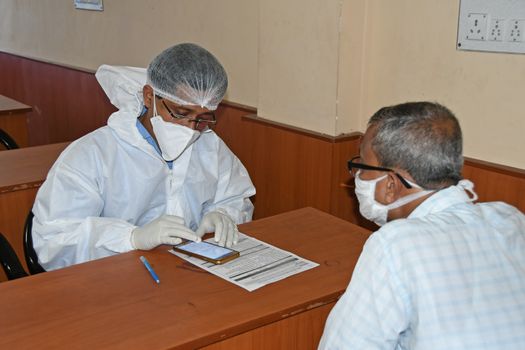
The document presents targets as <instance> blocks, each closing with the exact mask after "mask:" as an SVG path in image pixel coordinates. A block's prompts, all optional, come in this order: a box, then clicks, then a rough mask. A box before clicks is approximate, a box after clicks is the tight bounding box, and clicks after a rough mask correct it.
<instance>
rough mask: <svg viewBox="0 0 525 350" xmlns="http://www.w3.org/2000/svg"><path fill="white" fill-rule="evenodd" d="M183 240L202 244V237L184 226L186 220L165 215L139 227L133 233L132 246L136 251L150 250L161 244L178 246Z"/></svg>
mask: <svg viewBox="0 0 525 350" xmlns="http://www.w3.org/2000/svg"><path fill="white" fill-rule="evenodd" d="M181 238H185V239H188V240H190V241H195V242H200V241H201V238H200V236H197V235H196V234H195V232H193V231H192V230H190V229H189V228H187V227H186V226H184V219H183V218H181V217H178V216H174V215H163V216H161V217H159V218H157V219H155V220H153V221H152V222H150V223H148V224H146V225H144V226H142V227H137V228H136V229H134V230H133V231H132V232H131V245H132V246H133V247H134V248H135V249H141V250H150V249H153V248H155V247H157V246H159V245H161V244H170V245H176V244H179V243H181V242H182V239H181Z"/></svg>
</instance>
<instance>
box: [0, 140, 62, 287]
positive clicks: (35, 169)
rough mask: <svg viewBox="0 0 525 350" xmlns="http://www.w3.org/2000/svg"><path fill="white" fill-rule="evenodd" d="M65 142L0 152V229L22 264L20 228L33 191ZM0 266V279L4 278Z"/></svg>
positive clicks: (33, 193) (32, 198)
mask: <svg viewBox="0 0 525 350" xmlns="http://www.w3.org/2000/svg"><path fill="white" fill-rule="evenodd" d="M68 144H69V143H67V142H65V143H56V144H51V145H45V146H36V147H26V148H20V149H14V150H10V151H9V152H0V169H1V171H0V232H2V233H3V234H4V236H6V237H7V239H8V240H9V242H10V243H11V245H12V246H13V247H14V249H15V252H16V253H17V255H18V257H19V259H20V260H21V261H22V262H23V264H25V262H24V261H23V260H24V252H23V248H22V231H23V228H24V222H25V218H26V216H27V213H28V212H29V209H30V208H32V207H33V202H34V200H35V196H36V192H37V191H38V188H39V187H40V185H41V184H42V183H43V182H44V180H45V179H46V176H47V173H48V171H49V169H50V168H51V166H52V165H53V164H54V163H55V160H56V159H57V158H58V156H59V155H60V152H62V150H64V148H66V146H67V145H68ZM24 266H25V265H24ZM5 280H6V277H5V275H4V271H3V270H0V281H5Z"/></svg>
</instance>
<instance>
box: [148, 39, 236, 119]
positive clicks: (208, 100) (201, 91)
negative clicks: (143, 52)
mask: <svg viewBox="0 0 525 350" xmlns="http://www.w3.org/2000/svg"><path fill="white" fill-rule="evenodd" d="M147 83H148V84H149V85H151V87H153V89H155V93H156V94H157V95H159V96H161V97H164V98H166V99H169V100H171V101H173V102H175V103H178V104H181V105H198V106H201V107H206V108H207V109H209V110H215V109H217V105H218V104H219V102H221V100H222V98H223V97H224V94H225V93H226V88H227V87H228V77H227V76H226V71H225V70H224V68H223V67H222V65H221V64H220V63H219V61H218V60H217V59H216V58H215V56H213V55H212V54H211V53H210V52H208V51H207V50H206V49H204V48H202V47H200V46H198V45H195V44H179V45H175V46H172V47H170V48H168V49H166V50H164V51H163V52H161V53H160V54H159V55H158V56H157V57H155V58H154V59H153V61H151V63H150V64H149V66H148V77H147Z"/></svg>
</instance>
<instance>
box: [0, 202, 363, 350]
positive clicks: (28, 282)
mask: <svg viewBox="0 0 525 350" xmlns="http://www.w3.org/2000/svg"><path fill="white" fill-rule="evenodd" d="M240 230H241V231H242V232H245V233H247V234H249V235H251V236H254V237H256V238H258V239H261V240H264V241H266V242H268V243H270V244H273V245H276V246H278V247H280V248H283V249H286V250H289V251H291V252H293V253H296V254H298V255H300V256H302V257H304V258H306V259H310V260H313V261H315V262H318V263H319V264H320V266H319V267H316V268H314V269H311V270H309V271H306V272H303V273H301V274H298V275H295V276H292V277H289V278H287V279H284V280H282V281H279V282H277V283H273V284H271V285H268V286H265V287H263V288H261V289H258V290H256V291H254V292H251V293H250V292H247V291H245V290H244V289H242V288H240V287H237V286H235V285H233V284H231V283H228V282H226V281H224V280H222V279H220V278H218V277H216V276H214V275H212V274H209V273H207V272H205V271H203V270H200V269H198V268H195V267H193V266H192V265H190V264H189V263H187V262H184V261H183V260H182V259H179V258H178V257H175V256H173V255H171V254H170V253H168V252H167V250H168V247H165V246H164V247H160V248H157V249H156V250H154V251H149V252H129V253H125V254H120V255H116V256H113V257H110V258H104V259H100V260H96V261H92V262H89V263H85V264H79V265H76V266H72V267H69V268H65V269H62V270H57V271H52V272H46V273H44V274H39V275H34V276H30V277H26V278H22V279H18V280H14V281H9V282H5V283H0V305H2V310H1V312H0V348H2V349H14V348H16V349H25V348H27V349H30V348H31V349H33V348H50V349H56V348H63V349H71V348H86V349H107V348H119V349H129V348H132V349H193V348H201V347H204V348H205V349H208V350H210V349H272V350H273V349H314V348H316V347H317V344H318V342H319V339H320V336H321V334H322V330H323V327H324V322H325V319H326V317H327V315H328V313H329V311H330V309H331V308H332V306H333V305H334V303H335V301H336V300H337V299H338V297H339V296H340V295H341V294H342V293H343V291H344V290H345V288H346V286H347V284H348V281H349V280H350V276H351V273H352V271H353V268H354V265H355V263H356V261H357V258H358V256H359V254H360V252H361V250H362V246H363V244H364V242H365V240H366V239H367V237H368V232H367V231H366V230H365V229H363V228H360V227H358V226H355V225H353V224H351V223H349V222H347V221H343V220H341V219H338V218H336V217H333V216H331V215H329V214H325V213H323V212H320V211H318V210H316V209H313V208H304V209H299V210H296V211H292V212H288V213H285V214H280V215H277V216H273V217H269V218H265V219H261V220H257V221H254V222H251V223H247V224H244V225H241V226H240ZM140 255H144V256H146V257H147V259H148V260H149V261H150V263H151V264H152V265H153V268H154V269H155V271H156V272H157V274H158V275H159V278H160V280H161V283H160V284H159V285H157V284H155V283H154V282H153V280H152V279H151V276H150V275H149V274H148V272H147V271H146V269H145V268H144V266H143V265H142V264H141V262H140V261H139V256H140Z"/></svg>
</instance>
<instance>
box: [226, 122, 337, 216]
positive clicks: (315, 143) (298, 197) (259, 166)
mask: <svg viewBox="0 0 525 350" xmlns="http://www.w3.org/2000/svg"><path fill="white" fill-rule="evenodd" d="M259 119H260V118H257V117H254V116H244V117H241V118H240V119H239V118H238V116H237V118H231V116H230V115H229V116H228V122H227V127H226V126H225V127H222V126H220V125H218V127H217V133H218V134H219V135H220V136H221V137H222V138H223V139H224V141H225V142H226V144H228V146H229V147H230V148H231V149H232V151H233V152H234V153H236V154H237V156H238V157H239V159H240V160H241V161H242V162H243V164H244V165H245V166H246V168H247V169H248V172H249V173H250V176H251V178H252V181H253V182H254V185H255V187H256V189H257V195H256V196H255V202H256V207H255V214H254V218H262V217H266V216H270V215H274V214H278V213H282V212H285V211H289V210H292V209H297V208H302V207H305V206H312V207H315V208H317V209H320V210H323V211H325V212H329V210H330V195H331V191H330V183H331V152H332V150H331V148H332V146H331V141H330V140H329V139H328V138H326V137H320V136H318V135H315V134H314V133H310V134H309V132H305V131H302V130H297V129H295V128H289V127H282V126H280V125H278V124H277V123H272V122H268V121H259ZM226 128H227V129H228V130H225V129H226Z"/></svg>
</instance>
